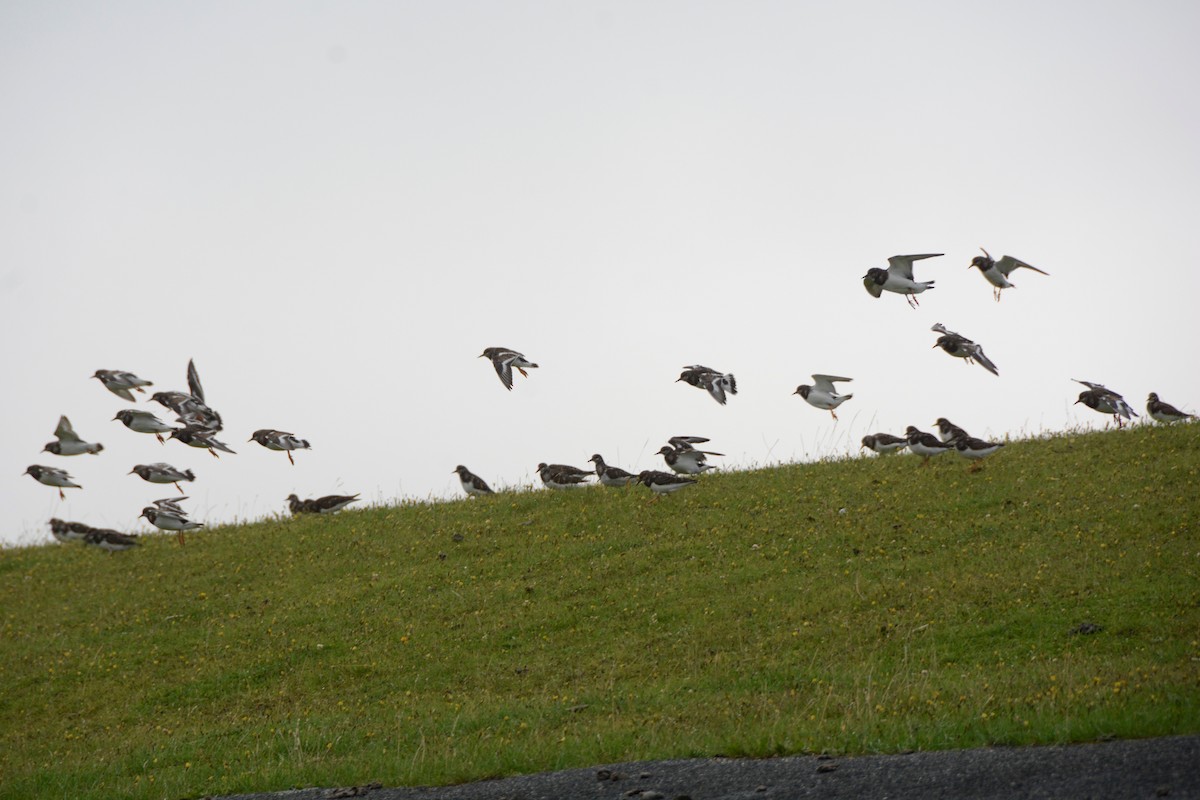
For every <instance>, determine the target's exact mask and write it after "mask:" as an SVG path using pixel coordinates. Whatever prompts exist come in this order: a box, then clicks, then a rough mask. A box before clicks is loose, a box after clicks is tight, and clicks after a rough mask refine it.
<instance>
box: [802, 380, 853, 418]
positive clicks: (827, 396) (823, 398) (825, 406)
mask: <svg viewBox="0 0 1200 800" xmlns="http://www.w3.org/2000/svg"><path fill="white" fill-rule="evenodd" d="M812 379H813V383H812V385H811V386H809V385H808V384H807V383H802V384H800V385H799V386H797V387H796V391H794V392H792V394H798V395H800V396H801V397H803V398H804V400H805V402H807V403H808V404H809V405H810V406H812V407H814V408H820V409H822V410H824V411H828V412H829V413H830V414H832V415H833V419H834V421H836V420H837V418H838V416H837V413H836V412H835V411H834V409H835V408H837V407H838V406H840V405H841V404H842V403H844V402H846V401H847V400H849V399H850V398H851V397H854V395H853V394H838V392H837V389H836V388H835V387H834V385H833V384H834V383H849V382H850V381H852V380H854V379H853V378H839V377H837V376H836V375H813V376H812Z"/></svg>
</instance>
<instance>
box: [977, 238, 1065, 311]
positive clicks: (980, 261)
mask: <svg viewBox="0 0 1200 800" xmlns="http://www.w3.org/2000/svg"><path fill="white" fill-rule="evenodd" d="M979 249H980V250H983V248H982V247H981V248H979ZM971 267H978V268H979V271H980V272H981V273H982V274H983V277H985V278H987V280H988V283H990V284H991V285H992V287H993V288H992V296H993V297H995V298H996V302H997V303H999V302H1000V292H1002V291H1004V290H1005V289H1011V288H1013V284H1011V283H1009V281H1008V276H1009V275H1010V274H1011V273H1012V271H1013V270H1014V269H1018V268H1020V267H1024V268H1025V269H1031V270H1033V271H1034V272H1038V273H1041V274H1042V275H1047V276H1048V275H1049V274H1050V273H1049V272H1042V270H1040V269H1038V268H1037V267H1035V266H1033V265H1032V264H1026V263H1025V262H1024V261H1022V260H1021V259H1019V258H1013V257H1012V256H1004V257H1003V258H1001V259H1000V260H999V261H997V260H996V259H994V258H992V257H991V255H989V254H988V251H987V250H983V255H981V256H975V258H973V259H971V266H969V267H967V269H970V268H971Z"/></svg>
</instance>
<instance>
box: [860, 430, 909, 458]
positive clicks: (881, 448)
mask: <svg viewBox="0 0 1200 800" xmlns="http://www.w3.org/2000/svg"><path fill="white" fill-rule="evenodd" d="M861 446H862V447H865V448H867V449H868V450H871V451H873V452H875V453H879V455H885V454H887V453H894V452H895V451H897V450H902V449H904V448H905V447H908V440H907V439H905V438H904V437H902V436H892V435H891V434H890V433H872V434H868V435H867V436H864V437H863V438H862V445H861Z"/></svg>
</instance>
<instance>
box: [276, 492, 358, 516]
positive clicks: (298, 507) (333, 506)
mask: <svg viewBox="0 0 1200 800" xmlns="http://www.w3.org/2000/svg"><path fill="white" fill-rule="evenodd" d="M287 502H288V508H289V509H291V512H292V513H293V514H332V513H334V512H336V511H341V510H342V509H343V508H345V507H346V506H348V505H350V504H351V503H356V502H358V495H357V494H353V495H348V494H327V495H325V496H324V497H318V498H317V499H315V500H311V499H310V500H301V499H300V498H299V497H297V496H296V495H294V494H289V495H288V496H287Z"/></svg>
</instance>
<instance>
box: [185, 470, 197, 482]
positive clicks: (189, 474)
mask: <svg viewBox="0 0 1200 800" xmlns="http://www.w3.org/2000/svg"><path fill="white" fill-rule="evenodd" d="M183 479H184V480H185V481H194V480H196V476H195V474H194V473H193V472H192V471H191V470H190V469H185V470H184V471H183Z"/></svg>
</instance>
